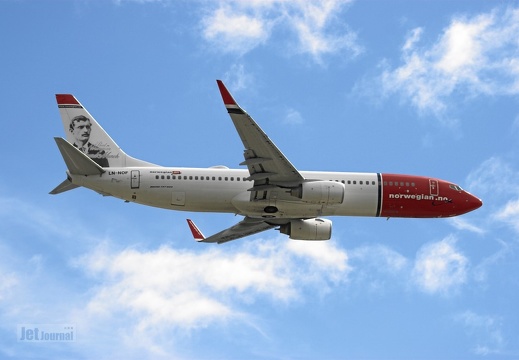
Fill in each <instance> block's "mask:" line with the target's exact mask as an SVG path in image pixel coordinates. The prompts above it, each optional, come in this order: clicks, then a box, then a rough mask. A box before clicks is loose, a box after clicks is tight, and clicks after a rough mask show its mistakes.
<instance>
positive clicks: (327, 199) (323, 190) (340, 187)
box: [290, 181, 345, 205]
mask: <svg viewBox="0 0 519 360" xmlns="http://www.w3.org/2000/svg"><path fill="white" fill-rule="evenodd" d="M344 189H345V188H344V184H343V183H340V182H337V181H308V182H304V183H302V184H301V185H299V186H298V187H297V188H294V189H292V190H291V191H290V195H292V196H295V197H298V198H300V199H301V200H303V201H305V202H309V203H317V204H325V205H335V204H342V202H343V201H344Z"/></svg>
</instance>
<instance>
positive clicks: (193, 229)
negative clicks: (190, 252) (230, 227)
mask: <svg viewBox="0 0 519 360" xmlns="http://www.w3.org/2000/svg"><path fill="white" fill-rule="evenodd" d="M187 224H188V225H189V230H191V233H192V234H193V237H194V238H195V240H196V241H198V242H201V241H204V240H205V236H204V234H202V232H201V231H200V230H199V229H198V227H197V226H196V225H195V223H194V222H193V221H192V220H191V219H187Z"/></svg>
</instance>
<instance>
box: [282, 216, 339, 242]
mask: <svg viewBox="0 0 519 360" xmlns="http://www.w3.org/2000/svg"><path fill="white" fill-rule="evenodd" d="M279 231H280V232H281V233H282V234H285V235H288V236H289V237H290V239H293V240H330V238H331V236H332V222H331V221H330V220H328V219H319V218H315V219H306V220H291V221H290V222H289V223H288V224H284V225H281V228H280V229H279Z"/></svg>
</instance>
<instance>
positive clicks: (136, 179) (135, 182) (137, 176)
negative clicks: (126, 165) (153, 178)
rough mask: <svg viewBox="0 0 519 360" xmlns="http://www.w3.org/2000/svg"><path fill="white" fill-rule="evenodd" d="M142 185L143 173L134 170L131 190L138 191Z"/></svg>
mask: <svg viewBox="0 0 519 360" xmlns="http://www.w3.org/2000/svg"><path fill="white" fill-rule="evenodd" d="M140 185H141V173H140V171H139V170H132V172H131V188H132V189H138V188H139V186H140Z"/></svg>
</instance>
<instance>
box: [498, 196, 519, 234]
mask: <svg viewBox="0 0 519 360" xmlns="http://www.w3.org/2000/svg"><path fill="white" fill-rule="evenodd" d="M494 217H495V218H496V219H497V220H500V221H504V222H506V223H507V224H509V225H510V226H511V227H512V228H513V229H514V230H515V231H516V232H519V199H515V200H510V201H508V202H507V203H506V205H505V206H504V207H503V208H502V209H501V210H499V211H498V212H497V213H496V214H495V215H494Z"/></svg>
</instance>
